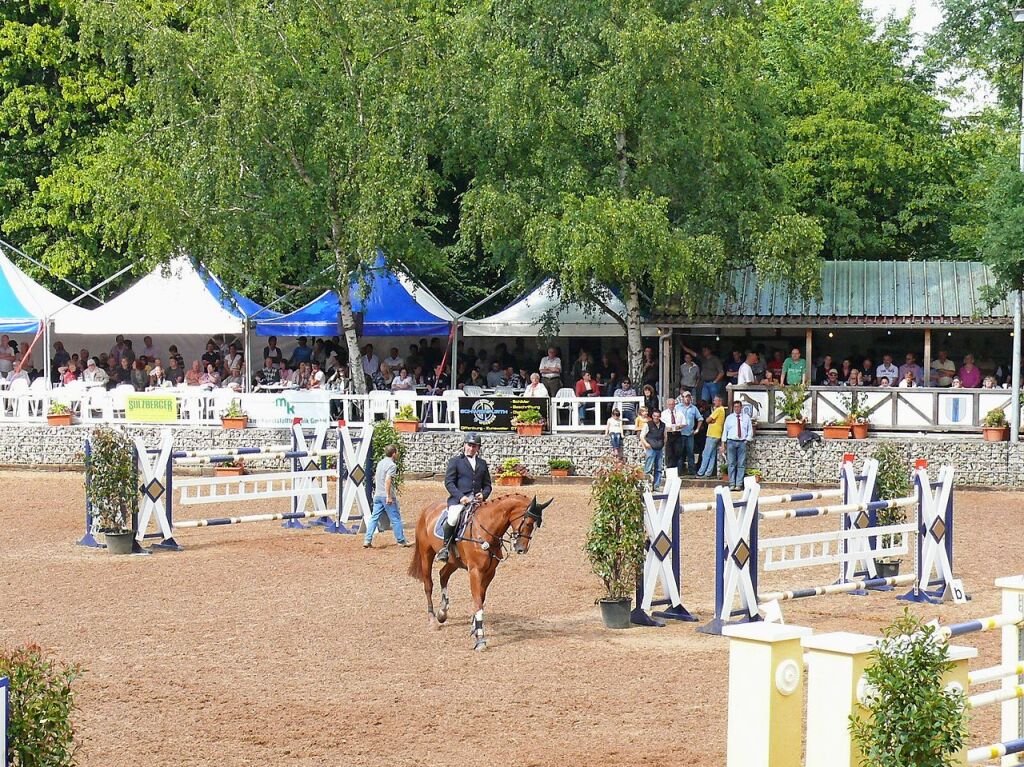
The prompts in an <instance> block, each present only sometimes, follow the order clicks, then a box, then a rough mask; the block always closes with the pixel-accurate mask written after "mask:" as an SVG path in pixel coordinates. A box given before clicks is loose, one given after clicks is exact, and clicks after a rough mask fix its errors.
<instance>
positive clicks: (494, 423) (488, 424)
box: [459, 397, 549, 431]
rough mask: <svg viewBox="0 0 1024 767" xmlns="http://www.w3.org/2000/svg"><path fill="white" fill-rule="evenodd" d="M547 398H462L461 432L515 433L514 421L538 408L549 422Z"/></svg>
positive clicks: (460, 406) (460, 405)
mask: <svg viewBox="0 0 1024 767" xmlns="http://www.w3.org/2000/svg"><path fill="white" fill-rule="evenodd" d="M548 402H549V400H548V398H547V397H460V398H459V430H460V431H515V427H514V426H513V425H512V419H513V418H515V417H516V416H517V415H519V414H520V413H521V412H522V411H523V410H525V409H527V408H536V409H537V410H539V411H540V414H541V417H542V418H543V419H544V420H545V421H547V420H548Z"/></svg>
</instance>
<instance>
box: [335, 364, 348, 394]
mask: <svg viewBox="0 0 1024 767" xmlns="http://www.w3.org/2000/svg"><path fill="white" fill-rule="evenodd" d="M329 383H330V384H331V388H333V389H335V390H336V391H340V392H341V393H343V394H351V393H352V374H351V373H349V370H348V365H338V366H337V367H336V368H335V369H334V374H333V375H332V376H331V378H330V379H329Z"/></svg>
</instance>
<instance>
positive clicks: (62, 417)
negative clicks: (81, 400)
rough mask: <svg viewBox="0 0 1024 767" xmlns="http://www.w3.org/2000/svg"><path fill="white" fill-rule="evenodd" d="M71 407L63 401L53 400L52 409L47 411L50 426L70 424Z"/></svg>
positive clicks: (47, 421)
mask: <svg viewBox="0 0 1024 767" xmlns="http://www.w3.org/2000/svg"><path fill="white" fill-rule="evenodd" d="M71 418H72V413H71V408H69V407H68V406H67V405H65V404H64V403H63V402H51V403H50V409H49V410H48V411H47V412H46V423H48V424H49V425H50V426H70V425H71Z"/></svg>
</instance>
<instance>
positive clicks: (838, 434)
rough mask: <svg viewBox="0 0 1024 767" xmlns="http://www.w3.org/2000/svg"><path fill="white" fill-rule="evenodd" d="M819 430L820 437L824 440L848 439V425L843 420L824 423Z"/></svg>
mask: <svg viewBox="0 0 1024 767" xmlns="http://www.w3.org/2000/svg"><path fill="white" fill-rule="evenodd" d="M821 426H822V429H821V435H822V436H823V437H824V438H825V439H849V438H850V424H849V423H848V422H847V420H846V419H845V418H843V419H832V420H829V421H825V423H823V424H822V425H821Z"/></svg>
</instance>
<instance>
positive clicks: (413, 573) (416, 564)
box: [409, 535, 423, 581]
mask: <svg viewBox="0 0 1024 767" xmlns="http://www.w3.org/2000/svg"><path fill="white" fill-rule="evenodd" d="M420 545H421V544H420V538H419V536H418V535H417V536H416V545H415V546H413V549H412V562H410V563H409V577H410V578H415V579H416V580H418V581H422V580H423V561H422V559H423V558H422V556H421V554H420Z"/></svg>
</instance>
